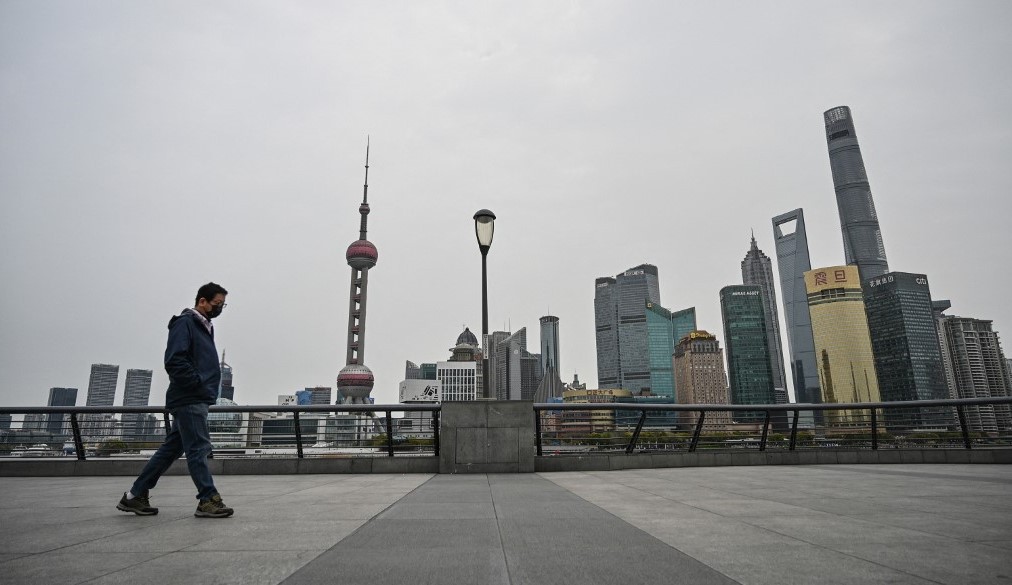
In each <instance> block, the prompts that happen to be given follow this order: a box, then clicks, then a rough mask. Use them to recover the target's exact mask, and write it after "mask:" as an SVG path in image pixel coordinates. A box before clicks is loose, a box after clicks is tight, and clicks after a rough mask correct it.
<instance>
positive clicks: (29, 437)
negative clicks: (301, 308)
mask: <svg viewBox="0 0 1012 585" xmlns="http://www.w3.org/2000/svg"><path fill="white" fill-rule="evenodd" d="M209 410H210V412H209V415H208V427H209V430H210V432H211V442H212V444H213V445H214V452H213V455H212V457H215V458H230V457H232V458H239V457H290V456H292V455H294V456H296V457H298V458H300V459H301V458H305V457H351V456H355V457H363V456H365V457H373V456H387V457H394V456H424V455H439V412H440V406H439V405H438V404H395V405H372V404H355V405H351V404H343V405H342V404H336V405H313V406H308V405H305V406H262V405H254V406H240V405H216V406H211V407H210V409H209ZM394 413H403V416H401V417H396V418H395V417H394V416H393V414H394ZM0 415H9V416H10V417H11V423H12V428H10V429H0V456H15V457H50V456H60V455H63V456H71V455H72V456H76V457H77V459H78V460H81V461H84V460H86V459H87V458H88V457H89V456H92V457H105V456H117V457H130V456H137V457H146V456H149V455H150V453H151V452H153V451H154V450H155V449H157V448H158V446H159V445H160V444H161V443H162V441H164V439H165V436H166V434H167V433H168V432H169V430H170V428H171V424H172V420H171V414H170V412H169V411H168V410H167V409H165V408H164V407H158V406H120V407H111V406H110V407H102V406H77V407H72V406H66V407H61V406H50V407H0ZM18 425H19V426H18Z"/></svg>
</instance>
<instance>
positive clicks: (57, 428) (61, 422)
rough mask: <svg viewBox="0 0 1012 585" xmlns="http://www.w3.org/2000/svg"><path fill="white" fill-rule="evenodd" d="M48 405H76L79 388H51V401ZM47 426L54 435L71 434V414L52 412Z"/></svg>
mask: <svg viewBox="0 0 1012 585" xmlns="http://www.w3.org/2000/svg"><path fill="white" fill-rule="evenodd" d="M46 405H47V406H75V405H77V388H50V389H49V401H48V402H47V403H46ZM46 428H47V430H48V431H49V433H50V434H52V435H69V434H70V415H69V414H62V415H61V414H50V415H49V418H48V421H47V424H46Z"/></svg>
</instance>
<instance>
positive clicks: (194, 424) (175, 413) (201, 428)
mask: <svg viewBox="0 0 1012 585" xmlns="http://www.w3.org/2000/svg"><path fill="white" fill-rule="evenodd" d="M207 407H208V405H207V404H188V405H186V406H180V407H179V408H175V409H173V410H172V411H171V412H172V419H173V422H172V430H171V431H170V432H169V434H168V436H167V437H165V442H164V443H162V446H161V447H159V448H158V450H157V451H155V454H154V455H152V456H151V459H149V460H148V464H147V465H145V466H144V470H143V471H141V474H140V475H139V476H138V477H137V480H136V481H135V482H134V485H133V487H132V488H131V489H130V491H131V492H133V493H134V494H135V495H138V496H139V495H141V494H144V493H146V492H147V491H148V490H150V489H152V488H154V487H155V484H157V483H158V478H160V477H161V476H162V474H163V473H165V472H166V471H168V469H169V466H171V465H172V463H173V462H174V461H175V460H176V459H179V457H180V456H182V455H183V453H184V452H185V453H186V467H187V468H189V470H190V477H191V478H192V479H193V485H195V486H197V499H198V500H209V499H211V496H213V495H214V494H216V493H218V490H217V489H215V487H214V480H213V479H212V478H211V469H210V468H209V467H208V466H207V456H208V455H210V454H211V433H210V431H209V430H208V428H207Z"/></svg>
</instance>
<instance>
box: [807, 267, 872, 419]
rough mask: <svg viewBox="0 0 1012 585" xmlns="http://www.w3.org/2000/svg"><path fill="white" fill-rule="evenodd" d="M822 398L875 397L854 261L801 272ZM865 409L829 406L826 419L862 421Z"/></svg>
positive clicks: (859, 399) (854, 399)
mask: <svg viewBox="0 0 1012 585" xmlns="http://www.w3.org/2000/svg"><path fill="white" fill-rule="evenodd" d="M805 284H806V286H807V289H808V306H809V309H810V311H811V316H812V332H813V335H814V338H815V350H816V352H817V355H818V356H819V365H818V368H819V369H818V373H819V379H820V381H821V384H822V399H823V401H824V402H827V403H830V402H831V403H843V402H879V401H881V399H882V397H881V395H880V394H879V386H878V377H877V376H876V373H875V356H874V353H873V352H872V348H871V335H870V334H869V332H868V317H867V316H866V315H865V310H864V296H863V294H862V291H861V280H860V275H859V272H858V269H857V267H856V266H831V267H828V268H819V269H816V270H810V271H808V272H806V273H805ZM865 416H866V413H858V412H849V411H827V413H826V415H825V417H826V419H827V422H828V424H831V425H840V426H849V425H854V424H859V422H863V420H864V417H865Z"/></svg>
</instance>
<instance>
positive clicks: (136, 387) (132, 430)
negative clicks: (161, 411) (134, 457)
mask: <svg viewBox="0 0 1012 585" xmlns="http://www.w3.org/2000/svg"><path fill="white" fill-rule="evenodd" d="M151 374H152V372H151V370H133V369H131V370H127V372H126V384H125V388H124V390H123V406H147V405H148V398H149V396H150V394H151ZM149 417H150V415H148V414H144V413H139V412H127V413H124V414H122V415H121V417H120V420H121V424H122V428H123V438H124V439H125V440H127V441H134V440H140V439H141V437H143V436H144V435H145V434H147V433H146V430H147V429H148V428H149V427H151V426H152V425H150V424H148V418H149Z"/></svg>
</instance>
